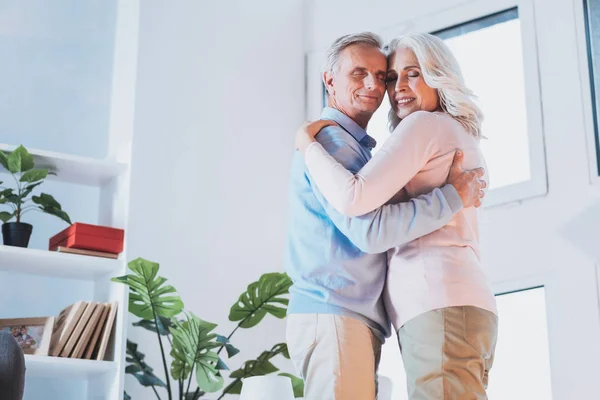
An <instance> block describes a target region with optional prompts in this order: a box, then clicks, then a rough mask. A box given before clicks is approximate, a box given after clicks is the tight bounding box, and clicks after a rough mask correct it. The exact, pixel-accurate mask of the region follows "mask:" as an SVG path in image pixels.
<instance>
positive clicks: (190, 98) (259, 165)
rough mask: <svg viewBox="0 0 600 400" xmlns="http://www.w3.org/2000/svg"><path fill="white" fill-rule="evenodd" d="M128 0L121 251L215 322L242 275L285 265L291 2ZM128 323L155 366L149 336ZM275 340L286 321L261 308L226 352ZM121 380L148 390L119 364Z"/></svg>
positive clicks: (299, 49)
mask: <svg viewBox="0 0 600 400" xmlns="http://www.w3.org/2000/svg"><path fill="white" fill-rule="evenodd" d="M140 3H141V5H140V7H141V10H140V31H139V40H140V42H139V58H138V72H137V92H136V118H135V135H134V142H133V150H132V151H133V155H132V178H131V184H132V192H131V211H130V217H129V228H128V229H129V247H128V258H129V259H133V258H136V257H138V256H141V257H144V258H147V259H150V260H153V261H156V262H159V263H160V264H161V271H160V274H161V275H163V276H165V277H167V278H168V279H169V282H170V283H171V284H172V285H174V286H175V287H176V288H177V289H178V291H179V293H180V294H181V296H182V298H183V300H184V302H185V305H186V309H187V310H189V311H193V312H194V313H195V314H196V315H198V316H199V317H200V318H203V319H205V320H208V321H211V322H215V323H218V324H219V328H217V331H218V332H219V333H221V334H224V335H227V334H229V333H230V332H231V330H232V329H233V328H234V327H235V325H234V324H233V323H231V322H229V321H228V314H229V308H230V307H231V305H232V304H233V303H234V302H235V301H236V300H237V298H238V296H239V295H240V294H241V293H242V292H243V291H245V289H246V286H247V285H248V284H249V283H250V282H252V281H254V280H256V279H258V278H259V276H260V275H261V274H262V273H265V272H272V271H283V265H282V260H283V250H284V239H285V222H286V218H285V217H286V212H287V180H288V170H289V168H288V166H289V162H290V160H291V155H292V153H293V133H294V132H295V130H296V129H297V127H298V126H299V124H301V122H302V121H303V118H304V78H303V77H304V61H303V34H302V33H303V27H302V12H303V10H302V2H301V1H300V0H294V1H285V2H282V1H277V0H271V1H269V0H260V1H255V2H251V3H248V2H245V1H242V0H240V1H229V2H215V1H211V2H206V1H191V0H190V1H179V2H162V1H144V2H140ZM129 336H130V337H131V338H132V339H133V340H136V341H139V343H140V351H142V352H143V353H145V354H147V359H148V361H149V363H150V364H151V365H152V366H153V367H154V368H155V371H158V372H160V371H161V370H162V366H161V363H160V359H159V357H158V347H157V343H156V338H155V336H152V335H147V334H145V333H143V332H141V331H140V328H133V329H130V333H129ZM284 339H285V337H284V321H281V320H277V319H274V318H272V317H270V316H269V317H267V318H266V319H265V321H264V322H263V323H261V325H259V326H258V327H256V328H253V329H251V330H248V331H244V330H240V331H238V333H236V334H235V336H234V337H233V343H234V345H236V346H238V348H239V349H240V350H242V353H240V354H239V355H237V356H236V357H235V358H234V359H232V360H231V362H229V363H228V364H229V366H230V368H232V369H237V368H238V367H239V366H240V365H241V363H242V362H243V361H245V360H246V359H250V358H254V357H256V356H258V355H259V354H260V352H261V351H262V350H265V349H267V348H270V347H271V346H272V345H274V344H276V343H278V342H282V341H284ZM223 354H224V353H223ZM225 361H226V362H227V359H225ZM283 361H285V360H282V359H278V360H276V361H275V364H276V365H278V366H280V367H282V368H283V369H286V370H287V371H288V372H291V371H292V370H291V364H287V363H286V362H283ZM126 390H127V392H128V393H129V394H131V395H132V397H133V399H134V400H135V399H142V398H150V396H154V394H153V393H152V392H151V390H148V391H146V390H142V389H141V388H140V386H139V384H138V383H137V381H135V380H133V379H131V377H127V380H126ZM163 398H164V396H163Z"/></svg>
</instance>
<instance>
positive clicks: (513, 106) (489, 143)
mask: <svg viewBox="0 0 600 400" xmlns="http://www.w3.org/2000/svg"><path fill="white" fill-rule="evenodd" d="M518 17H519V16H518V10H517V9H516V8H513V9H511V10H508V11H503V12H500V13H497V14H493V15H490V16H487V17H484V18H480V19H477V20H474V21H470V22H467V23H464V24H460V25H457V26H454V27H451V28H447V29H443V30H440V31H437V32H432V33H433V34H434V35H436V36H438V37H440V38H442V39H444V41H445V42H446V44H447V45H448V47H450V49H451V50H452V52H453V54H454V56H455V57H456V58H457V60H458V62H459V64H460V66H461V69H462V72H463V76H464V77H465V81H466V84H467V86H468V87H469V88H470V89H471V90H473V92H475V94H476V95H477V97H478V99H479V103H480V106H481V108H482V110H483V112H484V115H485V120H484V122H483V126H482V130H483V134H484V136H486V137H487V138H488V139H487V140H483V141H482V145H481V146H482V151H483V153H484V155H485V158H486V161H487V163H488V168H489V171H490V178H491V179H490V189H491V190H493V189H496V188H500V187H505V186H509V185H513V184H518V183H523V182H527V181H529V180H530V179H531V168H530V157H529V138H528V130H527V106H526V102H525V83H524V80H525V77H524V71H523V68H522V66H523V56H522V55H523V51H522V48H521V29H520V22H519V18H518ZM490 78H493V79H490ZM389 109H390V104H389V100H387V99H386V101H385V102H384V103H383V105H382V106H381V107H380V109H379V110H378V111H377V113H376V114H375V115H374V117H373V119H372V120H371V123H370V124H369V127H368V132H369V135H371V136H373V137H375V139H376V140H377V143H378V146H377V147H376V148H375V149H374V151H377V150H378V149H379V148H380V147H381V144H382V143H383V142H384V141H385V139H386V138H387V135H388V134H389V133H388V130H387V114H388V111H389ZM508 116H510V117H508ZM508 154H510V158H507V155H508ZM507 159H510V162H507Z"/></svg>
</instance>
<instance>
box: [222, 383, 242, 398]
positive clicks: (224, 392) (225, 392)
mask: <svg viewBox="0 0 600 400" xmlns="http://www.w3.org/2000/svg"><path fill="white" fill-rule="evenodd" d="M241 380H242V379H241V378H235V381H233V382H231V383H230V384H229V385H228V386H227V387H226V388H225V390H223V393H221V395H220V396H219V397H218V398H217V400H221V399H222V398H223V396H225V395H226V394H227V389H229V388H230V387H232V386H233V385H235V384H236V382H238V381H241Z"/></svg>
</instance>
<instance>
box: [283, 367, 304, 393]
mask: <svg viewBox="0 0 600 400" xmlns="http://www.w3.org/2000/svg"><path fill="white" fill-rule="evenodd" d="M279 376H287V377H288V378H290V379H291V380H292V388H293V389H294V397H304V381H303V380H302V378H298V377H297V376H294V375H292V374H288V373H287V372H283V373H281V374H279Z"/></svg>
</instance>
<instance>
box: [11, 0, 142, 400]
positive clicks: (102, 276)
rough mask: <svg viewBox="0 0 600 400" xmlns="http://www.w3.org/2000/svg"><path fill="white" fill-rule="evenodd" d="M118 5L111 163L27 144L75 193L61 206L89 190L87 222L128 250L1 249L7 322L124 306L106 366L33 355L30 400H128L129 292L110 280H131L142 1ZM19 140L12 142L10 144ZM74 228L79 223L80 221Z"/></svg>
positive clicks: (28, 374) (28, 358)
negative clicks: (78, 307)
mask: <svg viewBox="0 0 600 400" xmlns="http://www.w3.org/2000/svg"><path fill="white" fill-rule="evenodd" d="M114 6H115V12H116V14H115V21H114V30H115V31H114V41H113V42H112V45H113V49H112V50H113V61H112V62H113V66H112V82H111V87H110V88H109V89H110V90H109V92H110V96H111V97H110V104H109V108H110V110H108V111H109V112H108V114H109V123H108V126H109V131H108V132H107V136H106V140H107V143H108V153H107V155H106V157H105V158H104V159H96V158H90V157H83V156H81V155H78V154H63V153H59V152H55V151H48V150H46V149H39V148H32V147H35V146H31V147H30V146H29V145H28V143H23V145H25V146H26V147H27V149H28V150H29V152H30V153H31V154H32V155H33V156H34V159H35V163H36V167H46V168H50V169H51V170H53V171H55V172H56V173H57V175H56V176H49V177H48V180H53V181H57V182H58V183H57V185H59V186H57V187H60V188H61V189H58V190H68V193H67V192H64V193H54V192H52V193H51V194H53V195H55V194H56V196H57V199H59V198H61V195H63V198H71V199H77V193H78V190H82V192H81V193H83V191H84V190H85V193H86V194H85V199H82V200H81V203H80V204H84V205H87V204H88V203H89V204H90V206H89V207H90V208H91V209H90V215H89V216H86V217H85V218H87V219H86V220H85V221H81V222H86V223H92V224H97V225H104V226H111V227H115V228H121V229H124V230H125V243H124V251H123V252H122V253H121V254H120V255H119V258H118V259H108V258H99V257H91V256H84V255H76V254H66V253H58V252H53V251H48V250H44V249H39V248H38V249H36V248H17V247H11V246H3V245H0V318H18V317H39V316H44V315H55V316H56V315H58V313H59V312H60V310H62V309H63V308H64V307H66V306H68V305H69V304H72V303H74V302H75V301H78V300H87V301H98V302H117V314H116V320H115V323H114V325H113V331H112V334H111V338H110V341H109V343H108V348H107V353H106V356H105V360H103V361H98V360H82V359H70V358H61V357H51V356H41V355H26V356H25V363H26V382H25V396H24V400H37V399H41V398H44V399H45V400H55V399H56V400H58V399H60V400H121V399H122V398H123V393H124V382H125V352H126V340H127V321H128V287H127V286H126V285H123V284H121V283H115V282H111V278H112V277H115V276H121V275H125V274H126V273H127V261H129V260H128V258H127V236H128V231H127V227H128V214H129V207H130V205H129V199H130V168H131V148H132V146H131V143H132V140H133V131H134V124H133V121H134V111H135V82H136V73H137V54H138V51H137V46H138V19H139V0H114ZM90 15H93V14H90ZM110 40H113V37H112V36H111V39H110ZM40 68H43V66H41V67H40ZM102 139H104V138H102ZM12 140H13V138H9V141H12ZM4 141H6V140H4ZM19 143H20V140H19V138H18V137H15V138H14V142H13V143H0V150H3V151H8V152H11V151H13V150H14V149H15V148H16V147H17V146H18V145H19ZM0 170H2V168H1V167H0ZM0 172H2V171H0ZM0 180H1V179H0ZM63 183H64V184H67V185H63ZM63 187H68V189H62V188H63ZM90 187H91V189H90ZM78 188H79V189H78ZM96 189H97V190H96ZM34 193H36V192H35V191H34ZM90 193H93V194H94V195H93V196H96V194H97V196H98V198H92V199H90V197H89V196H90ZM96 207H98V208H97V209H96ZM1 208H2V207H0V209H1ZM66 211H67V212H68V211H69V210H66ZM73 222H78V220H77V219H74V220H73ZM35 229H36V226H35V225H34V230H35ZM38 232H39V231H38ZM56 233H58V232H56ZM45 237H46V234H44V238H45ZM48 239H49V237H48ZM38 247H40V246H39V245H38ZM31 282H34V283H32V285H34V286H32V287H35V288H36V289H35V290H34V291H33V290H28V289H29V286H27V285H29V284H30V283H31ZM3 302H4V304H2V303H3ZM40 310H43V311H40ZM0 397H2V396H1V394H0Z"/></svg>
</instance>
